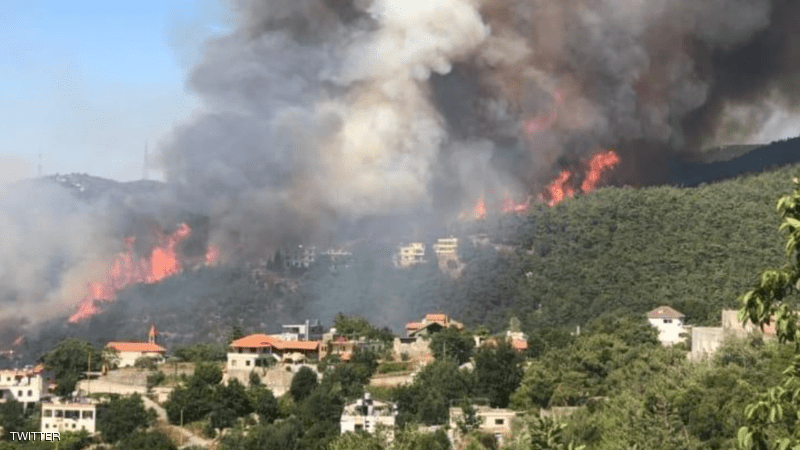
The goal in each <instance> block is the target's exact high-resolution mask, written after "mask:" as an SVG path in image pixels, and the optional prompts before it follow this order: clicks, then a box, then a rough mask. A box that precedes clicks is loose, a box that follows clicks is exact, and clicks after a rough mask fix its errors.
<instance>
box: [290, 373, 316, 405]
mask: <svg viewBox="0 0 800 450" xmlns="http://www.w3.org/2000/svg"><path fill="white" fill-rule="evenodd" d="M318 384H319V383H318V381H317V374H316V373H315V372H314V371H313V370H311V369H310V368H308V367H301V368H300V370H298V371H297V373H295V374H294V376H293V377H292V384H291V386H290V387H289V393H290V394H292V398H293V399H294V401H296V402H301V401H303V400H304V399H305V398H306V397H308V396H309V395H310V394H311V393H312V392H313V391H314V389H316V387H317V385H318Z"/></svg>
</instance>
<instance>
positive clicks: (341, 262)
mask: <svg viewBox="0 0 800 450" xmlns="http://www.w3.org/2000/svg"><path fill="white" fill-rule="evenodd" d="M319 260H320V263H321V264H325V265H327V266H328V268H329V269H330V270H331V271H332V272H337V271H339V270H345V269H349V268H350V266H352V265H353V262H354V258H353V253H352V252H348V251H346V250H342V249H335V248H329V249H327V250H325V251H324V252H322V253H320V254H319Z"/></svg>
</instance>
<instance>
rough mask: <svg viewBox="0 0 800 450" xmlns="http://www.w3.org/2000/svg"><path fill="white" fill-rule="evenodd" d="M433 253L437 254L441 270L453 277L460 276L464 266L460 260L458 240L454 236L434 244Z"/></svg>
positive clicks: (440, 239)
mask: <svg viewBox="0 0 800 450" xmlns="http://www.w3.org/2000/svg"><path fill="white" fill-rule="evenodd" d="M433 251H434V252H435V253H436V262H437V265H438V266H439V270H441V271H442V272H446V273H449V274H450V275H451V276H458V275H459V274H460V272H461V269H462V264H461V261H460V260H459V259H458V238H455V237H452V236H450V237H446V238H439V239H438V240H437V241H436V243H435V244H433Z"/></svg>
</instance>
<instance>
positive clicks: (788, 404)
mask: <svg viewBox="0 0 800 450" xmlns="http://www.w3.org/2000/svg"><path fill="white" fill-rule="evenodd" d="M792 181H793V184H794V188H793V190H792V192H791V193H789V194H788V195H785V196H783V197H782V198H781V199H780V200H779V201H778V206H777V209H778V212H779V213H780V216H781V225H780V227H779V231H781V232H785V233H787V241H786V246H785V251H786V256H787V258H788V262H787V264H786V265H785V266H784V267H783V268H781V269H772V270H766V271H764V272H762V273H761V276H760V277H759V279H758V282H757V284H756V286H755V288H754V289H752V290H750V291H749V292H747V293H746V294H745V295H744V296H743V297H742V299H741V301H742V309H741V310H740V311H739V320H742V321H750V322H752V323H754V324H755V325H757V326H760V327H761V328H762V329H763V327H764V326H765V325H769V324H774V327H775V332H776V335H777V336H778V340H779V341H780V342H786V343H791V344H792V345H793V348H794V354H795V356H794V358H793V360H792V362H791V364H790V365H789V367H787V368H786V370H785V371H784V375H785V377H784V379H783V380H782V382H781V383H780V384H778V385H777V386H774V387H771V388H769V389H768V390H767V392H765V393H763V394H761V395H759V396H758V397H757V398H756V400H755V401H754V402H753V403H751V404H750V405H748V406H747V408H746V410H745V415H746V418H747V422H748V423H747V425H746V426H743V427H741V428H740V429H739V430H738V433H737V443H738V445H739V447H740V448H744V449H751V448H756V449H758V450H762V449H764V450H766V449H768V448H777V449H781V450H783V449H787V448H797V447H798V446H800V422H798V421H797V420H796V417H795V416H796V414H797V412H798V411H800V324H798V316H797V313H796V312H795V311H794V308H793V307H792V306H793V305H792V304H791V302H790V301H789V298H788V297H789V296H790V295H791V294H795V293H796V292H797V290H798V287H799V286H800V181H799V180H798V179H797V178H794V179H793V180H792Z"/></svg>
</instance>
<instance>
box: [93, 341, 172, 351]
mask: <svg viewBox="0 0 800 450" xmlns="http://www.w3.org/2000/svg"><path fill="white" fill-rule="evenodd" d="M106 347H110V348H113V349H114V350H116V351H118V352H141V353H164V352H166V351H167V349H165V348H164V347H162V346H160V345H156V344H151V343H149V342H109V343H108V344H106Z"/></svg>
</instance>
